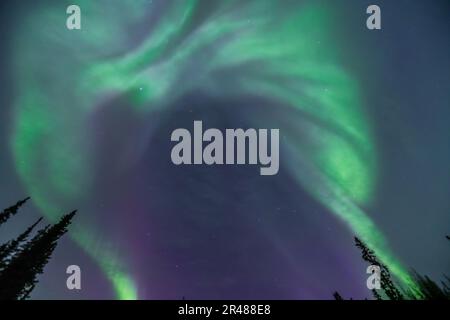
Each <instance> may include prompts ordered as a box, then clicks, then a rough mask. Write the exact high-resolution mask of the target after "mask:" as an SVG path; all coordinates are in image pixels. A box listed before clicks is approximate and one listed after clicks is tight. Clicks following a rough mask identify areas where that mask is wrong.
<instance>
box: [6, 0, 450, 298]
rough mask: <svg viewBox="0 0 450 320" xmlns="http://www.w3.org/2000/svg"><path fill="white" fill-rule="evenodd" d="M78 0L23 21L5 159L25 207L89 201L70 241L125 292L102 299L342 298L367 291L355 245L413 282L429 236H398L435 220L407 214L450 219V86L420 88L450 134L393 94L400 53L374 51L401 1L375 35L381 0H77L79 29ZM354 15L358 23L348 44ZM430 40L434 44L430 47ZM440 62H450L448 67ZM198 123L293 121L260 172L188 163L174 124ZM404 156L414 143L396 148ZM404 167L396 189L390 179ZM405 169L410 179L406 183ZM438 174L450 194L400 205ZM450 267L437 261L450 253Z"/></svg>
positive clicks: (36, 10)
mask: <svg viewBox="0 0 450 320" xmlns="http://www.w3.org/2000/svg"><path fill="white" fill-rule="evenodd" d="M363 2H364V1H363ZM382 2H383V1H382ZM383 3H385V2H383ZM69 4H72V2H67V3H66V2H65V1H43V2H42V3H40V4H36V5H34V6H32V8H30V9H27V10H25V9H24V8H23V7H21V8H22V11H21V12H22V13H21V15H20V18H17V15H18V13H16V19H15V20H14V22H11V25H13V26H14V28H11V32H10V35H9V42H8V52H9V56H8V58H7V59H8V60H7V61H8V65H9V66H10V69H11V71H10V73H11V75H10V76H8V79H9V81H10V82H11V86H12V88H13V89H14V90H13V93H11V94H12V96H13V97H12V98H10V100H9V101H10V103H9V104H7V107H8V113H5V114H3V113H2V114H1V117H2V119H5V122H7V123H9V124H10V125H9V126H8V127H7V128H6V129H3V130H5V133H6V135H5V137H6V138H5V146H2V152H3V153H5V154H7V155H8V159H10V161H11V163H12V164H11V167H12V168H14V174H13V176H14V177H15V179H17V181H19V183H18V184H19V185H20V187H17V189H18V190H20V192H21V194H17V195H16V194H13V195H12V197H16V198H20V197H21V196H22V194H23V193H25V194H26V195H30V196H31V197H32V199H33V203H34V205H35V210H36V214H42V215H44V216H45V217H46V218H47V219H48V220H49V221H52V222H54V221H55V220H56V219H58V218H59V217H60V216H61V215H62V214H63V213H64V212H65V211H69V210H71V209H73V208H78V209H79V212H80V214H79V216H78V217H77V222H76V224H75V225H74V226H73V228H72V230H71V232H70V238H71V240H72V241H73V243H74V244H76V246H73V244H71V245H68V247H70V250H73V251H77V252H78V253H77V255H78V256H80V255H81V257H82V258H81V259H82V260H81V262H80V265H82V264H83V263H84V261H89V262H86V264H88V265H90V266H91V265H95V266H96V267H98V269H99V274H100V275H101V276H102V277H104V279H106V280H107V283H108V284H109V285H110V286H111V288H112V290H111V291H112V292H113V293H111V292H105V293H104V295H102V294H101V293H98V292H97V293H96V297H106V298H111V297H114V298H118V299H151V298H166V297H169V298H181V297H182V296H187V297H193V298H196V297H203V298H208V297H213V298H214V297H220V298H223V297H226V298H236V297H237V298H240V297H246V298H248V297H255V298H260V297H270V298H290V299H297V298H327V295H328V293H327V292H329V293H330V294H329V295H330V298H331V293H332V292H333V291H335V290H338V289H340V288H337V287H336V286H338V285H345V286H346V287H345V288H344V290H346V292H348V294H352V295H356V296H358V297H361V296H364V294H365V291H364V284H365V282H364V277H365V269H364V268H363V264H362V263H360V262H359V257H358V252H357V251H355V250H354V248H353V247H352V245H353V243H352V240H351V239H352V237H353V235H357V236H358V237H360V238H361V239H362V240H363V241H365V242H366V243H367V244H368V245H369V246H370V247H371V248H372V249H374V250H375V251H376V252H377V254H378V256H379V257H380V259H381V260H382V261H383V262H384V263H385V264H387V265H388V267H389V268H390V270H391V271H392V273H393V274H394V275H395V276H396V277H397V279H398V280H399V282H400V283H403V284H408V285H410V286H414V284H413V283H412V282H411V279H410V277H409V274H408V270H409V268H410V266H409V264H408V263H404V262H403V261H408V262H409V261H411V259H408V257H409V255H411V254H410V253H408V254H406V255H403V254H402V250H403V249H404V248H405V247H407V245H405V244H404V245H403V246H402V245H400V244H399V243H403V242H402V241H406V240H398V239H399V238H400V236H397V235H399V234H401V235H402V237H403V239H407V238H412V237H415V235H414V233H413V231H412V230H414V229H415V228H414V227H411V231H410V233H408V232H407V231H401V232H400V231H398V232H397V234H395V235H393V231H392V227H389V225H398V223H399V222H400V221H402V222H404V221H416V220H415V219H416V217H417V219H418V220H417V225H420V224H423V221H422V220H421V219H422V218H423V217H422V218H420V217H418V216H419V215H420V213H419V212H416V213H413V214H411V215H409V216H408V214H409V213H408V212H409V211H411V210H413V211H412V212H415V211H414V209H413V208H414V207H416V208H423V207H424V204H422V203H428V202H429V201H434V203H438V204H434V205H432V206H431V207H432V208H435V211H436V212H444V211H445V209H449V210H450V201H449V200H448V199H446V197H444V196H443V195H442V196H441V197H440V195H441V192H443V190H445V188H446V187H449V183H447V182H446V181H447V178H449V177H450V173H449V170H448V168H445V167H444V169H442V171H440V172H439V173H432V172H430V170H429V169H427V167H428V168H429V167H432V166H433V163H434V162H433V161H434V160H424V159H428V157H425V156H423V155H424V154H431V156H430V157H429V158H430V159H441V160H436V163H434V165H437V166H439V165H438V164H437V163H441V162H440V161H442V164H443V163H445V161H444V159H447V160H448V159H450V150H449V147H448V146H447V142H448V140H449V139H447V136H448V134H447V135H445V134H444V132H445V131H444V129H443V128H445V119H447V120H448V119H449V118H450V114H449V111H448V110H446V109H445V108H444V107H441V104H445V103H447V106H448V101H449V100H448V96H449V93H448V92H450V91H449V89H450V87H449V84H450V81H449V79H448V72H447V73H442V74H441V73H439V74H438V76H437V77H441V79H443V81H440V84H441V85H442V89H441V88H440V89H439V90H438V89H436V88H435V87H434V82H432V80H429V81H430V83H431V82H432V83H433V85H432V84H428V83H429V82H427V81H428V79H429V78H428V79H427V78H426V77H423V79H422V78H421V77H419V76H417V78H414V77H411V78H410V79H409V80H408V79H406V78H405V79H403V80H404V81H405V82H407V81H410V82H407V83H408V85H409V86H418V87H419V88H421V90H423V91H424V92H430V96H432V95H433V94H434V92H440V93H441V94H442V98H441V99H437V100H436V101H435V102H431V104H432V105H434V103H435V109H434V110H435V112H438V113H439V112H440V113H442V115H441V116H440V117H439V118H440V120H438V121H437V122H438V123H437V124H436V123H433V122H432V121H431V120H430V119H431V115H429V114H428V116H429V117H430V119H428V118H427V117H424V118H423V113H424V112H425V113H426V112H427V111H423V110H422V109H419V108H409V104H408V103H406V102H405V100H406V101H414V99H412V98H411V96H410V95H413V94H417V95H418V94H419V93H418V91H416V92H413V91H414V90H410V89H405V88H406V87H407V86H406V85H405V86H404V87H403V86H400V84H399V83H396V82H394V81H392V83H389V81H390V80H389V79H390V77H389V76H386V74H389V73H390V72H391V71H393V70H394V69H395V65H396V64H395V62H396V63H398V61H399V60H402V59H401V58H399V57H395V56H394V58H392V60H390V59H389V58H385V57H384V56H383V54H382V53H380V52H376V51H375V52H370V51H369V49H368V48H371V49H374V48H377V46H379V47H382V48H383V49H380V50H386V48H384V47H383V46H388V45H394V44H396V41H391V38H392V37H394V36H392V35H391V34H393V33H394V32H393V31H390V29H389V28H394V27H396V25H395V24H393V23H390V21H391V20H390V19H391V18H392V17H391V14H392V13H389V12H392V11H389V8H390V9H391V10H394V9H395V8H397V11H396V12H401V10H400V9H398V8H401V4H396V5H392V4H391V5H390V6H388V5H387V6H388V10H387V11H388V13H387V14H386V21H387V22H386V23H385V24H384V27H383V28H386V29H387V30H382V31H381V32H380V33H379V34H376V35H373V34H372V33H371V31H367V30H365V29H364V28H365V23H364V22H365V20H364V19H365V17H366V16H365V11H364V9H363V8H364V4H361V3H359V4H358V5H357V4H356V1H342V2H341V3H340V2H339V1H331V0H330V1H300V0H299V1H283V2H282V1H271V0H254V1H252V0H248V1H237V0H228V1H227V0H223V1H206V0H180V1H156V0H153V1H149V0H133V1H118V0H117V1H106V0H105V1H102V0H98V1H88V0H86V1H81V0H79V1H77V4H78V5H79V6H80V8H81V10H82V29H81V30H72V31H69V30H67V29H66V28H65V19H66V17H67V15H66V14H65V10H64V8H66V7H67V6H68V5H69ZM396 6H398V7H396ZM440 7H446V6H445V5H440V4H438V2H436V8H440ZM352 8H354V9H352ZM361 8H362V9H361ZM447 8H448V7H447ZM420 9H421V8H420V5H418V7H417V8H416V10H417V12H420ZM352 10H354V11H358V10H359V11H360V14H357V13H355V12H354V11H352ZM436 10H437V9H436ZM430 12H432V13H434V12H435V11H434V9H433V10H432V9H430ZM411 14H412V13H411ZM357 17H359V18H360V19H361V20H360V30H359V29H357V30H354V29H353V31H354V34H349V33H348V32H349V30H350V31H351V30H352V28H353V27H354V26H355V25H357V26H358V25H359V24H358V23H359V21H358V18H357ZM438 21H440V20H438ZM436 23H438V22H436ZM443 25H444V26H445V27H447V28H448V24H443ZM430 30H431V27H429V29H425V31H422V32H423V34H421V37H423V39H422V38H420V39H418V40H417V41H425V42H426V41H427V40H424V39H426V38H430V36H429V35H428V34H427V32H430ZM433 30H434V29H433ZM440 30H441V31H440V32H441V33H443V34H444V35H445V34H447V35H448V29H447V33H445V32H446V30H445V29H442V28H441V29H440ZM374 32H377V31H374ZM410 32H411V34H414V33H416V31H410ZM382 36H384V37H386V39H388V40H386V39H385V40H383V39H382V38H381V37H382ZM397 37H400V36H399V35H397ZM402 39H404V40H402V41H405V43H404V45H405V46H407V45H409V46H411V44H410V43H409V42H407V41H408V39H405V38H402ZM383 41H385V42H386V43H383ZM389 41H391V42H389ZM428 41H432V40H428ZM398 42H400V43H401V41H400V40H398ZM433 43H434V42H433ZM436 43H439V45H440V46H441V47H440V50H434V49H429V50H425V49H424V52H421V51H420V52H416V53H413V54H415V55H417V56H416V59H418V60H420V59H423V61H429V60H430V58H428V55H429V54H432V53H430V52H431V51H433V52H435V51H437V52H441V53H445V52H447V53H448V52H449V51H450V50H449V45H448V42H447V44H445V43H442V42H439V41H437V40H436ZM422 48H423V47H422ZM421 54H422V55H423V56H421ZM368 55H369V56H368ZM370 55H372V56H370ZM443 56H444V54H443ZM439 58H440V59H439ZM5 59H6V58H5ZM384 59H385V60H384ZM410 59H412V60H414V59H413V58H410ZM437 61H445V63H446V65H444V66H443V67H442V69H445V67H449V63H448V59H447V60H445V59H444V58H442V57H441V56H439V57H438V59H437ZM404 63H407V62H404ZM433 63H437V62H433ZM441 63H444V62H441ZM414 65H416V63H415V62H414V61H412V62H410V65H408V67H412V66H414ZM380 66H381V67H380ZM434 68H435V67H432V66H429V69H428V70H425V71H424V70H421V71H422V73H425V72H428V74H430V73H432V71H434V70H435V69H434ZM381 69H382V70H381ZM405 69H406V67H405ZM437 69H438V70H441V68H437ZM447 70H450V69H447ZM374 79H375V80H374ZM377 80H378V81H377ZM382 80H384V82H383V81H382ZM398 80H400V79H398ZM422 82H425V84H418V83H422ZM393 87H394V88H396V89H395V90H392V89H391V88H393ZM3 90H5V89H3ZM377 92H378V93H379V95H380V97H378V96H377V98H376V99H374V97H375V96H376V93H377ZM386 93H387V94H386ZM5 94H6V93H5ZM404 97H407V98H404ZM434 97H436V95H434ZM446 98H447V100H446ZM374 101H376V102H374ZM417 101H420V102H422V100H421V99H420V97H419V98H417ZM445 101H446V102H445ZM430 108H431V107H430ZM447 109H448V108H447ZM385 110H386V111H385ZM399 110H401V111H399ZM384 112H386V113H384ZM396 112H397V113H398V114H397V113H396ZM401 112H403V113H405V114H407V115H406V116H403V117H404V118H405V119H406V120H404V121H403V120H402V113H401ZM428 112H429V111H428ZM411 114H413V115H414V114H416V115H417V116H411ZM420 115H422V116H420ZM411 117H412V118H411ZM416 117H417V118H416ZM6 119H7V120H6ZM198 119H200V120H203V123H204V124H205V126H209V127H223V128H225V127H230V126H231V127H235V128H239V127H254V128H280V134H281V143H280V154H281V155H280V159H281V162H280V173H279V175H278V176H276V177H270V178H268V177H261V176H258V175H255V174H254V172H249V171H251V170H253V169H250V168H249V167H247V166H241V167H238V168H220V169H219V168H213V167H194V168H189V169H187V168H181V167H175V166H173V165H172V164H171V162H170V146H171V145H170V140H169V139H170V133H169V132H170V131H171V130H173V129H175V128H178V127H183V126H188V125H189V123H192V121H193V120H198ZM408 119H410V120H409V121H410V123H413V122H414V121H419V122H420V121H427V119H428V121H429V122H430V123H423V127H424V128H428V130H430V132H431V133H428V134H429V137H430V141H434V142H433V143H428V144H425V145H424V144H423V141H421V139H422V138H421V137H420V136H416V138H414V134H411V132H412V131H414V130H415V128H413V126H411V127H408V126H407V125H405V122H406V123H408ZM447 124H448V123H447ZM392 128H394V129H392ZM390 130H391V131H390ZM392 130H393V131H392ZM433 130H434V131H433ZM392 132H394V133H392ZM433 132H435V134H433ZM390 135H393V136H395V137H398V138H394V139H393V140H394V141H397V142H398V144H397V145H395V144H394V143H392V144H389V140H392V139H391V138H390ZM2 142H3V141H2ZM417 146H419V147H417ZM424 146H429V148H428V147H426V148H425V147H424ZM445 146H446V147H445ZM401 148H403V149H404V150H407V151H408V152H405V153H401V152H400V151H398V153H396V152H393V151H392V150H394V149H395V150H401ZM390 154H394V155H395V156H393V157H392V158H389V157H388V156H387V155H390ZM408 157H409V158H410V159H408ZM422 160H423V161H424V162H421V161H422ZM2 161H3V160H2ZM402 161H404V162H402ZM408 161H410V162H409V163H410V165H408ZM397 162H401V165H399V164H397ZM425 162H426V164H423V163H425ZM391 163H392V165H391ZM405 163H406V164H405ZM417 163H419V164H422V166H423V167H422V166H421V165H419V166H418V165H415V164H417ZM0 166H2V162H0ZM397 166H398V167H405V168H408V167H409V168H410V170H411V171H410V172H408V171H403V172H402V171H401V170H400V169H399V171H395V168H397ZM389 170H391V171H389ZM405 170H406V169H405ZM396 172H397V173H398V174H399V176H398V177H399V178H398V179H399V180H395V179H394V178H390V177H388V176H389V175H392V176H394V177H396ZM400 172H402V173H400ZM408 174H409V175H411V176H413V177H414V178H410V180H411V181H406V182H404V183H405V184H410V185H411V186H403V184H402V183H401V182H399V181H403V180H402V179H404V178H402V177H404V176H408ZM438 176H439V177H438ZM423 177H428V178H423ZM448 180H449V181H450V179H448ZM422 183H428V184H430V185H432V186H433V187H430V188H436V190H438V189H437V188H439V190H438V191H436V190H435V191H434V192H433V195H431V191H430V195H428V196H423V197H417V199H413V197H412V198H410V199H408V200H407V199H404V201H405V202H402V201H400V200H397V202H396V201H394V200H392V199H391V197H392V196H384V194H385V192H387V191H386V190H392V188H394V186H398V185H399V184H400V185H402V186H403V187H402V188H401V189H398V190H397V191H398V192H400V193H402V192H404V194H405V196H400V195H398V199H401V198H403V197H405V198H406V197H407V196H406V195H407V194H409V195H410V196H411V195H414V194H415V192H418V190H422V189H421V188H422ZM2 184H7V182H6V181H4V182H2ZM416 185H417V188H418V189H417V190H416V189H414V190H413V189H412V188H413V187H412V186H416ZM2 188H6V187H5V186H2ZM408 190H409V191H408ZM433 190H434V189H433ZM422 191H423V190H422ZM447 191H448V190H447ZM17 192H19V191H17ZM8 199H9V198H8ZM388 199H391V200H388ZM2 200H3V198H2ZM404 203H409V204H410V206H411V207H408V205H405V204H404ZM380 210H385V211H383V212H386V215H384V216H382V215H383V212H379V211H380ZM397 210H402V211H404V212H403V213H396V211H397ZM387 212H390V213H394V214H393V215H392V216H389V215H388V213H387ZM396 214H397V215H396ZM429 214H430V215H431V213H429ZM395 217H398V218H395ZM400 217H401V219H400ZM448 217H450V215H449V214H448V212H447V215H446V216H445V214H443V213H442V214H437V215H436V216H435V217H434V218H431V217H429V218H428V219H430V221H434V224H432V225H433V226H434V227H429V232H430V234H433V236H437V235H438V233H439V232H441V233H442V234H444V233H443V232H445V231H443V230H441V229H439V228H438V227H437V226H438V225H440V226H444V227H445V225H447V226H448V225H449V222H450V221H449V218H448ZM389 221H391V222H392V223H391V224H390V223H389ZM420 221H422V222H420ZM408 223H412V222H406V226H407V225H408ZM398 228H400V227H398ZM400 229H401V228H400ZM406 229H408V228H407V227H406ZM444 229H445V228H444ZM447 229H450V228H447ZM330 230H332V231H330ZM395 239H397V240H395ZM391 243H394V244H396V245H394V246H392V245H391ZM410 246H411V247H414V246H417V244H414V243H411V245H410ZM405 250H406V249H405ZM439 250H440V249H437V248H436V249H435V250H434V251H433V250H432V251H433V252H440V251H439ZM79 251H81V253H80V252H79ZM405 252H406V251H405ZM408 252H410V251H408ZM64 254H67V255H70V253H68V251H66V252H65V253H64ZM55 259H57V258H55ZM437 261H438V262H439V266H438V267H436V266H434V267H433V268H432V269H433V270H441V269H440V268H444V269H445V266H447V267H448V265H449V262H450V260H449V258H448V257H443V256H441V257H438V258H437ZM73 263H75V262H73ZM52 268H55V269H56V268H57V266H56V265H55V266H54V267H52ZM81 268H82V270H83V266H81ZM421 268H424V269H425V270H426V269H427V267H426V265H423V266H421ZM52 270H53V269H52ZM88 272H89V271H88V270H83V273H88ZM352 272H353V273H355V272H356V274H352ZM358 272H359V274H358ZM433 272H436V271H433ZM324 274H329V277H330V279H335V280H330V279H328V278H326V279H323V277H324ZM336 278H337V280H336ZM357 279H359V280H357ZM361 279H362V280H361ZM328 280H329V281H331V283H329V282H328V283H327V281H328ZM103 281H104V280H103ZM333 281H335V282H333ZM355 281H360V283H357V284H354V283H355ZM94 291H95V290H94ZM39 295H40V296H42V297H45V292H44V291H42V292H40V293H39ZM88 295H89V294H88ZM368 295H369V293H367V296H368Z"/></svg>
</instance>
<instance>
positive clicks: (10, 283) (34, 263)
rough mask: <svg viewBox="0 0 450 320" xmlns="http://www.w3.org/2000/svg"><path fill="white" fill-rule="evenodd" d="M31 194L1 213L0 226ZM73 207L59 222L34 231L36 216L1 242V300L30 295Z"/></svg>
mask: <svg viewBox="0 0 450 320" xmlns="http://www.w3.org/2000/svg"><path fill="white" fill-rule="evenodd" d="M28 200H30V198H25V199H23V200H20V201H18V202H17V203H16V204H15V205H13V206H11V207H9V208H6V209H5V210H3V211H2V212H1V213H0V229H1V228H2V227H3V226H2V225H3V224H4V223H6V222H7V221H8V220H9V219H10V218H12V217H13V216H15V215H16V214H17V213H18V212H19V209H21V207H22V206H23V205H24V204H25V203H26V202H27V201H28ZM75 213H76V211H73V212H71V213H69V214H66V215H64V216H63V217H62V218H61V219H60V220H59V222H58V223H56V224H53V225H51V224H48V225H46V226H44V227H43V228H41V229H40V230H38V231H37V232H34V230H35V229H36V227H37V226H38V225H39V224H40V223H41V222H42V218H40V219H38V220H37V221H36V222H34V223H33V224H32V225H30V226H29V227H28V228H27V229H26V230H25V231H24V232H23V233H22V234H20V235H19V236H17V237H16V238H15V239H12V240H10V241H8V242H6V243H4V244H2V245H0V300H24V299H28V298H29V297H30V294H31V292H32V290H33V289H34V288H35V286H36V284H37V283H38V275H39V274H41V273H43V272H44V267H45V265H46V264H47V263H48V262H49V260H50V258H51V255H52V253H53V251H54V250H55V248H56V246H57V243H58V240H59V238H61V236H63V235H64V234H65V233H66V232H67V228H68V226H69V225H70V224H71V222H72V219H73V217H74V216H75Z"/></svg>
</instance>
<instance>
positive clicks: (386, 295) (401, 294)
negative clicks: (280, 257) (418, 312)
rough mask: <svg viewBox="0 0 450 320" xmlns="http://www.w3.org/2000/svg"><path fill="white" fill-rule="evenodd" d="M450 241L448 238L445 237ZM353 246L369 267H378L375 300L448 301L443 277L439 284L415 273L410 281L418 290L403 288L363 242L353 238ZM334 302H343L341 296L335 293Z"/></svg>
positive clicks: (448, 282)
mask: <svg viewBox="0 0 450 320" xmlns="http://www.w3.org/2000/svg"><path fill="white" fill-rule="evenodd" d="M446 238H447V239H448V240H450V237H449V236H446ZM355 245H356V247H357V248H358V249H360V250H361V253H362V258H363V260H364V261H366V262H368V263H369V264H370V265H376V266H379V267H380V286H381V288H380V289H372V294H373V296H374V298H375V299H376V300H450V278H449V277H448V276H445V277H444V278H445V279H444V280H443V281H441V283H440V284H437V283H436V282H434V281H433V280H431V279H430V278H429V277H428V276H422V275H420V274H418V273H417V272H415V271H413V272H412V275H411V277H412V279H414V282H415V284H416V286H417V288H418V290H417V289H416V288H404V287H401V286H399V285H397V284H396V283H395V281H394V280H393V279H392V277H391V274H390V272H389V269H388V268H387V266H386V265H384V264H383V263H381V262H380V261H379V260H378V258H377V256H376V254H375V252H374V251H373V250H372V249H370V248H369V247H368V246H367V245H366V244H365V243H364V242H362V241H361V240H360V239H358V238H357V237H355ZM333 297H334V299H335V300H344V299H343V298H342V296H341V295H340V294H339V293H338V292H335V293H334V294H333Z"/></svg>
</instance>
